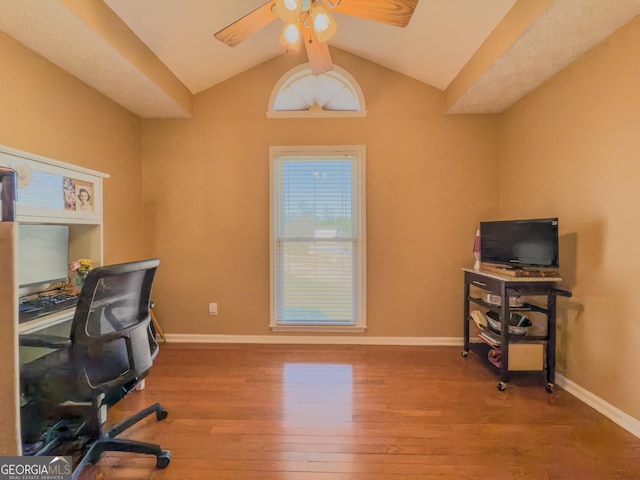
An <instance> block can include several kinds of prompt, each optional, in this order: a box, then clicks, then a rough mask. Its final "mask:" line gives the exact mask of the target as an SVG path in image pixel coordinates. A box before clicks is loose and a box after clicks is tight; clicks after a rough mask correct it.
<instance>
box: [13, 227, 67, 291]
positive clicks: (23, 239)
mask: <svg viewBox="0 0 640 480" xmlns="http://www.w3.org/2000/svg"><path fill="white" fill-rule="evenodd" d="M68 278H69V227H68V226H66V225H27V224H21V225H19V226H18V283H19V284H20V286H21V287H26V286H30V285H41V284H45V283H53V282H58V281H62V280H67V279H68Z"/></svg>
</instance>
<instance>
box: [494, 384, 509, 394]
mask: <svg viewBox="0 0 640 480" xmlns="http://www.w3.org/2000/svg"><path fill="white" fill-rule="evenodd" d="M496 387H497V389H498V390H500V391H501V392H504V391H505V390H506V388H507V384H506V383H504V382H498V385H497V386H496Z"/></svg>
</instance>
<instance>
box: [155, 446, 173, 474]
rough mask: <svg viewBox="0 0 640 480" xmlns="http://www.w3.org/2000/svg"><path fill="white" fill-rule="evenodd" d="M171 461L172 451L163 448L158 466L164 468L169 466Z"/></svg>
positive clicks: (157, 461)
mask: <svg viewBox="0 0 640 480" xmlns="http://www.w3.org/2000/svg"><path fill="white" fill-rule="evenodd" d="M169 462H171V452H170V451H169V450H163V451H162V453H161V454H160V455H158V459H157V460H156V468H159V469H161V470H163V469H165V468H167V467H168V466H169Z"/></svg>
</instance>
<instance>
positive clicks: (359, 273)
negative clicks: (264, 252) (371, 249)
mask: <svg viewBox="0 0 640 480" xmlns="http://www.w3.org/2000/svg"><path fill="white" fill-rule="evenodd" d="M288 155H291V156H293V155H300V156H313V155H337V156H340V155H350V156H354V157H356V168H357V170H358V172H357V182H358V185H357V188H358V192H359V195H360V198H359V199H358V203H359V205H360V221H359V222H358V223H357V225H356V228H357V231H356V238H359V240H360V241H359V244H358V247H359V248H358V249H357V252H356V254H357V255H358V260H357V262H356V265H357V266H358V267H357V269H356V285H357V287H358V292H357V293H356V322H355V324H354V325H280V324H278V322H277V319H276V302H275V275H274V272H275V262H276V255H275V248H276V238H275V233H276V232H275V228H274V223H275V222H274V218H275V210H274V209H275V202H274V195H275V192H274V188H273V187H274V180H275V179H274V174H275V172H274V170H275V168H274V166H275V161H276V158H277V157H279V156H288ZM365 187H366V147H365V146H364V145H321V146H271V147H269V192H270V193H269V255H270V263H269V267H270V269H269V284H270V295H269V296H270V322H269V328H270V329H271V330H272V331H274V332H324V333H329V332H336V333H362V332H364V331H366V329H367V321H366V318H367V316H366V305H367V285H366V279H367V242H366V231H367V228H366V218H367V215H366V199H367V195H366V188H365Z"/></svg>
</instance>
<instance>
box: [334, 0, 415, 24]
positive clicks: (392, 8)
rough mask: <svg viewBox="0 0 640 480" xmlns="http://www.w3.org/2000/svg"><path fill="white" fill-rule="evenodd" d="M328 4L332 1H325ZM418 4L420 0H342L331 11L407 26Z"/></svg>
mask: <svg viewBox="0 0 640 480" xmlns="http://www.w3.org/2000/svg"><path fill="white" fill-rule="evenodd" d="M333 3H336V2H335V0H334V1H333ZM327 4H329V5H330V4H331V2H325V5H327ZM417 5H418V0H342V1H341V2H340V3H339V4H338V5H337V6H336V7H334V8H330V9H329V11H334V12H337V13H344V14H345V15H352V16H354V17H360V18H365V19H367V20H374V21H376V22H382V23H387V24H389V25H394V26H396V27H406V26H407V25H408V24H409V20H411V16H412V15H413V11H414V10H415V9H416V6H417Z"/></svg>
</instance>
